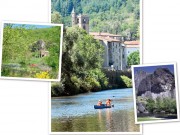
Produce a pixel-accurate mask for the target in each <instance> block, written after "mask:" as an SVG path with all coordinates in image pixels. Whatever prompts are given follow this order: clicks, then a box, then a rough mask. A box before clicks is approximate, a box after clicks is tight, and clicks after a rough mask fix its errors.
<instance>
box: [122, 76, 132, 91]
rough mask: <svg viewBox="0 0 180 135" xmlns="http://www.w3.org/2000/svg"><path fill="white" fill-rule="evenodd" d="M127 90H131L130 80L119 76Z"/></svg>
mask: <svg viewBox="0 0 180 135" xmlns="http://www.w3.org/2000/svg"><path fill="white" fill-rule="evenodd" d="M120 77H121V79H122V81H123V82H124V84H125V85H126V87H127V88H132V80H131V79H130V78H128V77H127V76H125V75H121V76H120Z"/></svg>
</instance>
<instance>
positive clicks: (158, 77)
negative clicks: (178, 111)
mask: <svg viewBox="0 0 180 135" xmlns="http://www.w3.org/2000/svg"><path fill="white" fill-rule="evenodd" d="M135 88H136V94H137V96H141V97H146V98H151V99H156V98H157V97H160V98H164V97H168V98H175V79H174V74H173V73H171V72H170V71H169V69H168V68H157V69H156V70H155V71H154V72H153V73H152V74H148V73H146V72H144V71H143V72H142V71H141V72H138V73H136V74H135Z"/></svg>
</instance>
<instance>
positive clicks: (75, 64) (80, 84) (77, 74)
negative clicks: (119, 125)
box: [52, 27, 108, 95]
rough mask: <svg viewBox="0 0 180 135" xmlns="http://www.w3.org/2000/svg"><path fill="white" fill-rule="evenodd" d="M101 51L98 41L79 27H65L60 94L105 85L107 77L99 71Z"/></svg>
mask: <svg viewBox="0 0 180 135" xmlns="http://www.w3.org/2000/svg"><path fill="white" fill-rule="evenodd" d="M103 53H104V48H103V47H102V45H101V44H100V43H99V41H97V40H95V39H94V38H93V37H92V36H91V35H89V34H87V33H86V31H85V30H83V29H81V28H79V27H70V28H67V29H65V31H64V39H63V54H62V78H63V79H64V82H63V86H64V91H63V93H62V94H61V95H73V94H77V93H83V92H88V91H98V90H101V88H103V87H105V86H107V83H108V82H107V78H106V77H105V75H104V73H103V72H102V71H101V68H102V62H103V59H102V55H103ZM52 90H54V89H53V87H52Z"/></svg>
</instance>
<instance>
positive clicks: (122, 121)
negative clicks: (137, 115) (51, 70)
mask: <svg viewBox="0 0 180 135" xmlns="http://www.w3.org/2000/svg"><path fill="white" fill-rule="evenodd" d="M107 98H110V99H112V104H114V108H108V109H94V105H96V104H97V102H98V100H101V101H103V103H105V101H106V99H107ZM133 108H134V107H133V93H132V88H129V89H115V90H106V91H101V92H94V93H86V94H79V95H76V96H69V97H56V98H52V99H51V131H52V132H139V130H140V128H139V125H135V124H134V111H133Z"/></svg>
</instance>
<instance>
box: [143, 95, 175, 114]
mask: <svg viewBox="0 0 180 135" xmlns="http://www.w3.org/2000/svg"><path fill="white" fill-rule="evenodd" d="M146 108H147V110H148V111H149V112H151V113H154V112H156V113H158V112H161V111H165V112H166V113H172V114H175V113H177V108H176V100H175V99H170V98H163V99H160V98H157V99H156V100H153V99H148V100H147V103H146Z"/></svg>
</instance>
